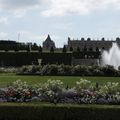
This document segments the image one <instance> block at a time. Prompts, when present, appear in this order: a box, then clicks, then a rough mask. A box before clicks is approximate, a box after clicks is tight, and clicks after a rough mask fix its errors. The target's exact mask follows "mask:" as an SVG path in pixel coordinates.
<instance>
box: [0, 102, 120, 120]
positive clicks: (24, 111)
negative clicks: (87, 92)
mask: <svg viewBox="0 0 120 120" xmlns="http://www.w3.org/2000/svg"><path fill="white" fill-rule="evenodd" d="M119 119H120V106H104V105H64V104H62V105H60V104H59V105H53V104H39V103H38V104H37V103H36V104H35V103H31V104H29V103H7V104H3V103H2V104H0V120H119Z"/></svg>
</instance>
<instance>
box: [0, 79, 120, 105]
mask: <svg viewBox="0 0 120 120" xmlns="http://www.w3.org/2000/svg"><path fill="white" fill-rule="evenodd" d="M0 101H1V102H36V101H38V102H39V101H40V102H50V103H54V104H57V103H72V104H120V88H119V83H117V82H107V83H106V84H102V85H101V84H99V83H93V82H91V81H89V80H86V79H82V78H81V79H80V80H79V81H77V82H76V85H75V86H73V87H69V86H66V87H64V85H63V82H62V81H61V80H48V81H47V82H46V83H38V84H35V85H29V84H28V83H27V82H24V81H21V80H17V81H15V82H13V83H12V84H11V85H8V86H7V87H4V88H2V89H1V90H0Z"/></svg>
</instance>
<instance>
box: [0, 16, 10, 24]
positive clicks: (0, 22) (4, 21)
mask: <svg viewBox="0 0 120 120" xmlns="http://www.w3.org/2000/svg"><path fill="white" fill-rule="evenodd" d="M3 23H4V24H8V18H7V17H2V16H1V17H0V24H3Z"/></svg>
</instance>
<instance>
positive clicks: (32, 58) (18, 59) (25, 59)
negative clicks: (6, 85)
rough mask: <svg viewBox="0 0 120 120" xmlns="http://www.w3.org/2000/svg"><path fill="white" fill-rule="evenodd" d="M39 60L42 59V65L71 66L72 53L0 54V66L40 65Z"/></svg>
mask: <svg viewBox="0 0 120 120" xmlns="http://www.w3.org/2000/svg"><path fill="white" fill-rule="evenodd" d="M38 59H42V65H46V64H67V65H70V64H71V60H72V54H71V53H40V52H0V66H16V67H18V66H22V65H32V63H33V62H34V63H35V64H36V65H38Z"/></svg>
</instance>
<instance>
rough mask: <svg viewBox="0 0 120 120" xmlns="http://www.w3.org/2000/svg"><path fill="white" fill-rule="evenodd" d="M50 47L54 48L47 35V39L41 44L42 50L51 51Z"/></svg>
mask: <svg viewBox="0 0 120 120" xmlns="http://www.w3.org/2000/svg"><path fill="white" fill-rule="evenodd" d="M51 47H53V48H55V43H54V41H53V40H51V38H50V35H48V37H47V39H46V40H45V41H44V42H43V49H51Z"/></svg>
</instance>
